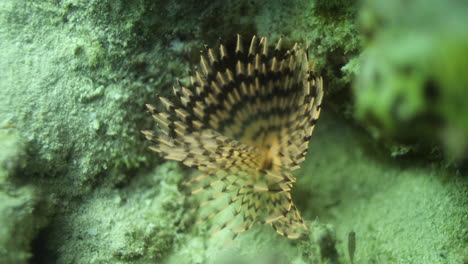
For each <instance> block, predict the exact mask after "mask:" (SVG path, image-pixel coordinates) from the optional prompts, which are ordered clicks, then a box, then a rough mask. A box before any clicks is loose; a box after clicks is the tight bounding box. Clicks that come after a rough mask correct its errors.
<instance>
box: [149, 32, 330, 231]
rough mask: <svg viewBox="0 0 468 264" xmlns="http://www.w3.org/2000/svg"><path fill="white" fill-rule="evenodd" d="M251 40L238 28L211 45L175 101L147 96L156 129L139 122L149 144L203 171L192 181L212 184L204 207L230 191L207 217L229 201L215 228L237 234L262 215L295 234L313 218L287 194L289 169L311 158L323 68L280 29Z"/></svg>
mask: <svg viewBox="0 0 468 264" xmlns="http://www.w3.org/2000/svg"><path fill="white" fill-rule="evenodd" d="M246 44H247V43H246ZM245 46H246V48H247V49H245V47H244V45H243V43H242V40H241V37H240V36H237V43H235V49H234V45H233V49H232V50H228V49H226V47H225V46H223V45H220V46H219V48H218V49H216V50H215V49H207V50H206V52H205V53H204V54H203V55H202V56H201V60H200V71H198V70H195V71H194V74H193V76H191V78H190V80H191V83H190V84H189V85H188V86H182V85H181V84H180V83H179V84H178V85H177V86H176V87H174V94H175V97H176V98H175V99H174V100H173V101H170V100H168V99H166V98H164V97H160V100H161V102H162V104H163V105H164V108H165V110H163V111H158V110H157V109H156V107H154V106H152V105H147V107H148V110H149V113H150V114H151V115H152V116H153V118H154V119H156V121H157V122H158V124H159V127H160V131H159V132H158V133H156V132H152V131H148V130H145V131H142V132H143V134H144V135H145V136H146V138H147V139H149V140H151V141H152V142H154V145H153V146H151V147H150V148H151V149H152V150H153V151H155V152H157V153H159V154H160V155H162V156H163V157H164V158H165V159H168V160H176V161H180V162H182V163H183V164H185V165H187V166H189V167H193V168H197V169H198V170H200V171H201V172H202V174H201V175H199V176H197V177H195V178H193V179H191V180H189V181H188V182H187V183H188V185H189V186H190V187H191V192H190V193H191V194H192V195H193V194H198V193H201V192H202V191H204V190H206V189H215V190H216V191H213V192H212V193H211V194H210V195H208V196H206V197H205V198H204V202H202V203H201V204H200V205H199V206H198V208H201V207H204V208H205V206H204V205H205V204H206V203H209V202H211V201H213V200H219V199H221V197H224V200H223V202H222V203H224V205H223V206H221V207H219V208H218V207H216V208H218V209H213V210H212V211H211V212H210V213H208V214H206V215H204V216H200V218H201V221H202V222H203V221H208V220H209V219H211V218H213V217H215V216H217V215H218V214H219V213H221V212H223V211H226V210H224V209H226V208H231V210H228V211H230V213H231V215H230V217H227V218H226V219H227V220H225V221H222V223H221V224H220V225H219V226H218V227H217V230H221V229H229V230H231V231H233V232H234V237H235V236H236V235H237V234H238V233H239V232H243V231H246V230H248V229H250V228H251V227H252V226H253V225H254V224H255V223H261V224H267V225H271V226H272V227H273V228H274V229H275V230H276V232H278V233H279V234H280V235H282V236H285V237H288V238H290V239H296V238H299V237H300V236H301V235H302V234H303V233H304V232H305V231H306V230H307V227H306V225H305V224H304V222H303V220H302V218H301V215H300V213H299V211H298V210H297V208H296V206H295V205H294V203H293V201H292V198H291V194H290V190H291V188H292V187H293V184H294V182H295V178H294V177H293V176H292V175H291V173H290V171H293V170H296V169H298V168H299V164H300V163H301V162H302V161H304V159H305V156H306V152H307V149H308V145H309V140H310V137H311V135H312V132H313V130H314V126H315V123H316V121H317V118H318V117H319V114H320V106H321V101H322V96H323V88H322V87H323V82H322V78H321V77H318V76H316V75H315V74H314V73H313V72H312V71H311V70H310V68H309V63H308V59H307V52H306V50H305V49H303V48H301V47H300V46H299V45H298V44H297V43H296V44H295V45H294V46H293V47H292V48H291V49H283V48H282V47H281V39H280V40H279V41H278V43H277V44H276V46H275V48H274V49H271V48H270V49H269V48H268V43H267V38H265V37H263V38H260V39H258V38H257V37H255V36H254V37H253V38H252V40H251V41H250V45H249V46H248V47H247V45H245ZM204 193H206V192H204ZM218 204H219V203H218Z"/></svg>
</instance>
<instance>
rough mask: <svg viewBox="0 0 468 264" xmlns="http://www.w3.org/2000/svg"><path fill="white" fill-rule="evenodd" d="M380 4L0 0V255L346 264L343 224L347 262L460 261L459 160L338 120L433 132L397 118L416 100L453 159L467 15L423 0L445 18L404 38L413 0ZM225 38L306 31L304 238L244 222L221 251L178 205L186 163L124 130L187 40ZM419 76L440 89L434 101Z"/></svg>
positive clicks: (381, 129)
mask: <svg viewBox="0 0 468 264" xmlns="http://www.w3.org/2000/svg"><path fill="white" fill-rule="evenodd" d="M383 2H384V1H376V2H375V3H376V4H375V5H373V4H371V2H370V1H368V2H364V3H363V4H362V5H359V4H357V3H356V2H351V1H327V2H325V1H293V2H282V1H277V2H274V3H272V2H271V1H266V0H263V1H238V2H236V1H229V4H226V5H222V4H220V2H212V1H202V2H200V4H199V5H197V6H193V4H191V3H190V2H189V1H158V2H157V3H156V2H154V1H149V0H148V1H93V0H89V1H72V0H67V1H60V2H57V1H41V2H32V1H22V0H21V1H13V0H5V1H1V3H0V50H1V51H0V76H1V78H0V87H1V88H2V89H0V98H1V99H0V120H1V121H0V129H2V130H5V131H8V132H13V134H15V136H7V137H6V138H5V139H0V146H5V147H4V148H3V147H0V149H1V151H0V160H2V161H3V162H2V164H4V165H2V166H3V167H1V169H0V210H1V211H2V212H7V213H6V214H1V216H0V224H1V225H2V228H1V229H0V257H1V258H0V263H28V261H29V262H30V263H31V262H32V263H53V262H54V263H161V262H162V263H229V262H231V263H272V262H273V261H275V262H277V263H350V261H349V258H348V252H347V250H348V249H347V237H348V233H349V232H351V231H354V232H355V233H356V252H355V259H354V260H355V262H354V263H462V262H463V261H465V260H464V259H466V256H467V254H468V253H467V251H468V249H467V248H466V246H465V244H466V228H465V227H464V226H466V221H467V219H466V206H467V200H466V197H467V195H466V194H467V193H468V191H467V182H466V178H463V177H462V176H460V174H462V173H463V171H457V170H456V169H454V170H451V171H449V170H444V169H442V168H440V167H439V165H438V163H440V160H436V161H435V162H434V163H429V162H424V163H423V162H421V161H416V160H414V159H411V158H410V157H408V156H405V155H404V154H405V153H408V152H412V151H413V149H414V148H415V147H414V146H415V142H414V140H413V139H412V137H410V140H409V141H408V142H405V143H407V145H396V144H394V143H392V146H393V148H392V149H393V155H394V156H398V157H399V158H398V159H390V157H389V154H388V152H385V151H382V149H381V146H377V144H376V141H374V140H373V139H370V138H369V135H368V134H367V133H365V132H363V131H360V130H359V128H356V127H355V126H354V125H353V124H349V123H348V122H349V121H345V120H344V119H342V118H341V117H340V116H342V115H344V116H346V117H347V118H350V117H352V116H353V114H354V108H355V109H356V110H357V116H358V117H359V118H361V120H363V121H362V122H361V123H360V124H361V125H363V126H365V127H366V128H367V129H368V130H373V131H375V133H376V134H377V135H384V134H395V133H396V134H398V135H406V133H409V132H408V131H410V132H411V130H412V129H413V128H414V129H415V130H414V131H418V132H420V131H421V130H424V129H425V128H428V129H429V131H432V130H431V129H434V124H432V123H427V122H415V123H413V122H409V121H411V120H414V118H415V117H417V116H419V115H420V114H421V113H425V112H427V111H428V110H427V109H428V108H430V109H431V111H430V112H431V113H436V114H437V116H438V117H439V118H441V119H442V120H444V121H445V124H448V125H446V126H443V129H440V130H439V129H435V130H434V133H437V134H439V136H440V134H442V136H440V140H441V141H442V142H443V143H442V144H445V145H446V148H447V152H449V153H453V155H454V156H458V157H460V156H463V155H464V153H465V146H466V144H465V143H464V142H465V141H466V139H465V137H464V135H466V133H465V132H466V131H467V130H466V126H465V124H466V116H467V115H465V114H462V113H464V111H465V110H466V109H465V108H464V105H463V104H460V103H456V104H454V103H453V102H459V100H460V99H462V98H465V97H466V96H465V89H463V87H466V85H465V83H466V79H463V77H466V75H464V74H460V72H461V73H463V72H465V69H466V64H465V63H466V61H463V60H457V59H456V58H462V57H466V55H464V54H465V53H464V52H465V51H466V50H465V49H463V44H464V43H465V42H464V40H466V39H465V36H466V34H465V33H464V31H457V30H459V29H460V27H461V26H460V25H462V27H463V24H464V23H461V22H460V21H457V19H460V17H462V16H459V15H458V12H463V10H465V9H463V8H458V12H455V11H454V10H456V9H457V8H455V7H453V6H451V5H450V4H444V3H441V4H440V5H437V6H433V7H431V5H426V7H425V8H427V9H424V10H431V8H433V9H438V10H450V12H449V13H453V14H454V16H453V17H454V19H441V20H440V21H442V22H439V24H438V25H439V26H440V27H438V28H436V30H434V31H432V30H426V31H422V32H423V33H424V34H419V33H420V28H421V27H424V26H426V27H427V26H430V25H431V24H429V25H427V23H426V22H427V21H428V20H427V17H425V16H423V15H418V14H422V13H424V12H421V13H418V12H419V9H418V8H415V7H417V6H418V4H420V2H417V1H416V2H415V4H414V5H413V6H414V7H412V8H414V9H410V10H413V11H412V12H411V14H413V15H412V16H405V15H401V16H400V14H406V13H407V12H406V11H405V12H403V11H404V10H403V11H402V10H401V8H402V5H400V4H401V3H400V2H398V3H395V4H389V5H390V6H382V5H383ZM436 7H437V8H436ZM436 11H437V10H436ZM452 11H454V12H452ZM444 12H445V11H439V12H435V14H436V15H437V16H436V17H439V18H440V17H441V16H440V14H443V13H444ZM447 12H448V11H447ZM358 17H360V19H361V20H362V21H361V22H360V23H361V26H362V34H361V33H360V32H359V26H358V21H357V18H358ZM236 18H239V19H238V20H237V19H236ZM366 19H368V20H366ZM374 19H375V20H374ZM369 21H370V22H369ZM382 21H383V22H384V23H383V24H380V23H381V22H382ZM388 21H396V22H393V23H394V24H392V23H389V22H388ZM443 21H445V22H443ZM366 23H367V24H366ZM418 23H419V24H418ZM445 23H447V24H445ZM369 25H370V26H369ZM389 25H390V26H389ZM397 29H398V30H397ZM448 29H450V30H448ZM236 33H240V34H244V35H246V36H247V35H250V34H254V33H255V34H257V35H262V36H263V35H265V36H268V37H270V38H271V40H272V41H275V40H276V39H278V38H279V37H280V36H284V37H285V41H286V42H291V43H292V42H293V41H302V42H303V43H305V41H306V40H308V41H309V45H310V47H309V51H310V56H311V58H313V60H314V61H316V65H315V67H316V69H317V70H319V71H320V72H321V73H322V74H323V75H324V76H325V77H326V79H325V84H326V89H327V97H326V98H325V101H326V103H325V104H326V105H325V107H324V109H323V117H322V118H321V120H320V121H319V123H318V126H317V131H316V133H315V135H314V137H313V139H312V143H311V149H310V151H309V156H308V158H307V161H306V162H305V163H304V168H303V169H302V170H301V171H299V172H298V173H296V176H297V178H298V182H297V184H296V186H295V190H294V193H293V197H294V199H295V201H296V203H297V204H298V206H299V208H300V210H301V212H302V213H303V216H304V218H305V219H306V221H307V224H308V225H309V227H310V228H311V233H310V235H309V237H307V238H305V239H303V240H299V241H289V240H287V239H285V238H283V237H281V236H279V235H277V234H276V233H275V232H274V230H272V229H271V228H270V227H268V226H263V227H262V226H259V227H255V228H254V229H253V230H251V231H249V232H247V233H245V234H242V235H241V236H239V238H237V239H236V240H235V241H234V242H233V244H232V245H231V247H229V248H222V247H221V248H220V245H221V244H222V243H223V242H224V240H223V239H224V238H223V237H220V236H213V237H210V236H209V235H208V234H207V233H206V232H207V227H206V226H203V225H202V226H197V225H194V224H193V219H192V215H191V214H190V210H189V209H187V208H186V206H188V205H185V204H184V203H183V202H182V201H181V200H178V198H180V197H181V191H180V190H179V187H178V186H179V183H180V181H181V179H182V178H183V177H185V176H186V175H188V174H190V173H193V172H191V171H188V170H182V169H181V168H180V167H179V166H178V165H176V164H174V163H163V164H160V162H159V161H158V160H157V158H156V155H154V153H151V152H150V151H148V150H147V149H146V147H147V145H146V144H147V143H146V142H144V140H143V138H142V137H141V136H140V135H139V130H140V129H144V128H149V127H151V126H152V122H151V120H150V119H149V118H146V116H145V115H144V107H143V105H144V103H148V102H154V100H155V93H167V94H169V92H170V87H171V85H172V84H173V82H174V80H175V79H176V78H180V79H183V78H185V77H186V76H187V69H188V68H189V67H188V66H189V64H190V63H195V62H196V60H197V59H198V51H199V50H200V48H201V47H202V45H201V44H202V43H215V42H217V39H218V38H219V37H221V38H222V39H223V40H228V39H231V38H232V36H233V35H234V34H236ZM413 33H415V34H413ZM416 33H418V34H416ZM439 33H443V34H439ZM458 33H459V34H458ZM409 34H411V36H409ZM363 38H364V39H365V41H364V42H363V41H362V39H363ZM397 40H401V42H400V41H397ZM461 40H463V41H461ZM285 44H288V43H285ZM289 44H290V43H289ZM414 46H418V47H419V48H414ZM361 51H363V53H361ZM428 54H429V55H428ZM400 62H401V63H400ZM361 63H362V66H363V67H362V68H361ZM402 64H409V65H411V67H410V71H409V74H408V73H407V72H406V73H405V71H403V73H402V72H401V71H399V70H398V69H399V65H402ZM428 64H430V65H428ZM374 72H379V73H381V79H382V80H383V82H382V85H375V83H374V82H373V81H374V79H372V78H371V77H368V76H371V75H372V73H374ZM355 76H357V77H358V80H357V82H356V83H355V85H354V86H355V87H354V90H353V92H354V93H355V98H354V99H353V98H352V97H351V96H350V91H351V90H350V86H351V82H352V81H353V79H354V77H355ZM366 78H367V79H366ZM432 80H435V82H436V83H437V85H436V86H432V85H429V86H427V85H426V84H431V82H430V81H432ZM428 81H429V82H428ZM402 85H404V86H402ZM431 86H432V87H437V88H438V87H439V86H440V87H444V89H436V93H435V94H436V95H437V96H436V98H438V99H437V100H436V101H435V102H434V101H431V100H433V99H431V94H432V92H433V90H432V88H431ZM405 87H406V88H405ZM407 87H411V89H407ZM427 87H429V88H427ZM446 87H449V88H447V89H446ZM3 88H5V89H3ZM421 92H423V93H424V94H425V93H426V92H427V93H428V94H429V98H427V96H426V95H424V96H422V95H421ZM394 93H399V95H400V96H394ZM389 94H390V96H388V95H389ZM400 98H403V99H404V100H403V103H402V105H400V107H399V108H397V109H399V110H398V111H397V115H395V111H394V110H395V108H394V105H395V102H399V100H400ZM353 100H355V102H356V104H354V101H353ZM432 106H434V107H432ZM337 109H338V110H340V112H339V114H331V113H330V112H332V111H333V110H337ZM343 109H344V111H341V110H343ZM369 116H372V118H368V117H369ZM402 120H403V121H404V122H402ZM408 120H409V121H408ZM376 124H377V125H376ZM381 124H384V125H381ZM421 124H422V126H421ZM428 124H429V126H428ZM415 134H416V135H419V134H417V133H415ZM423 134H424V133H423ZM432 136H433V135H432V134H429V136H428V138H429V139H430V138H432ZM377 138H380V137H377ZM427 142H428V141H427V140H426V141H423V142H422V143H419V144H422V145H427V144H428V143H427ZM4 149H7V150H8V152H4V151H3V150H4ZM402 155H403V156H402ZM5 162H6V163H5ZM5 164H6V165H5ZM18 226H19V227H21V228H20V229H18V230H20V231H19V232H18V231H16V230H17V229H16V227H18ZM14 232H16V233H14ZM13 234H15V235H14V236H13ZM2 254H3V255H2ZM2 256H3V257H2Z"/></svg>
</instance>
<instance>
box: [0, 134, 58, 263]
mask: <svg viewBox="0 0 468 264" xmlns="http://www.w3.org/2000/svg"><path fill="white" fill-rule="evenodd" d="M25 152H26V151H25V149H24V144H23V142H22V141H21V140H20V139H19V138H18V137H17V136H16V135H14V134H9V133H5V131H0V212H1V214H0V263H18V264H20V263H29V262H28V261H29V259H30V258H31V256H32V255H33V252H32V248H31V247H32V245H31V242H32V241H33V240H34V238H35V237H36V235H37V233H38V232H39V231H40V229H41V228H43V227H44V226H45V225H46V224H47V222H48V213H49V209H50V208H48V207H47V204H46V203H45V202H44V201H43V196H42V195H41V193H40V191H39V190H38V188H36V187H35V186H33V185H31V184H25V183H22V182H21V180H18V179H14V178H13V177H14V176H15V172H16V171H19V170H21V169H22V168H23V167H24V166H25V160H24V159H25V158H26V153H25Z"/></svg>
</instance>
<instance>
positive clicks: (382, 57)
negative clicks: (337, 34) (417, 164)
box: [354, 1, 468, 159]
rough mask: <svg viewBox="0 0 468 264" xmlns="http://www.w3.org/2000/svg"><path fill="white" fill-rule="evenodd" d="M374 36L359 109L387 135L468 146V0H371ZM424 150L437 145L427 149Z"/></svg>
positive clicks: (367, 24)
mask: <svg viewBox="0 0 468 264" xmlns="http://www.w3.org/2000/svg"><path fill="white" fill-rule="evenodd" d="M365 3H366V4H365V5H364V6H363V8H362V11H361V21H362V22H361V24H362V27H363V31H364V33H365V36H367V43H366V48H365V50H364V52H363V60H362V69H361V74H360V75H359V77H358V79H357V82H356V84H355V87H354V94H355V99H356V114H357V117H358V118H360V119H361V120H365V122H367V123H366V124H368V126H373V127H374V129H373V130H374V131H375V132H376V133H377V134H379V135H383V136H385V137H396V138H400V139H401V140H403V142H418V141H419V142H423V145H425V146H431V145H437V144H443V145H444V146H445V149H446V152H447V154H448V155H449V156H452V157H456V158H459V159H460V158H463V157H464V156H466V154H467V150H468V138H467V135H468V118H467V117H468V107H467V104H466V103H465V98H466V97H467V96H468V90H467V89H466V87H467V86H468V78H467V75H466V74H465V73H466V72H467V71H468V63H467V60H466V58H468V49H467V48H466V47H468V31H467V30H466V27H465V25H466V24H467V23H468V18H467V16H466V12H467V11H468V5H467V4H466V2H463V1H444V2H440V1H429V2H428V1H391V2H389V1H367V2H365ZM422 149H423V151H428V150H430V147H429V148H428V147H425V148H424V147H423V148H422Z"/></svg>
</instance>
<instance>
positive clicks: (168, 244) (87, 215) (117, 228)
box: [40, 163, 188, 263]
mask: <svg viewBox="0 0 468 264" xmlns="http://www.w3.org/2000/svg"><path fill="white" fill-rule="evenodd" d="M182 177H183V173H182V171H181V170H180V168H179V167H178V165H177V164H176V163H164V164H163V165H161V166H159V167H158V168H157V169H156V170H155V171H149V172H147V173H142V174H140V175H138V176H134V177H132V178H133V179H132V180H131V181H129V182H128V183H127V184H126V185H125V186H122V187H121V188H117V189H116V188H114V187H111V186H107V187H103V188H99V189H98V190H96V191H95V192H93V194H91V195H89V196H86V197H83V198H82V199H80V201H69V202H67V203H66V204H64V207H63V208H59V209H58V210H57V213H58V215H57V216H56V217H55V218H54V219H53V220H52V222H51V223H50V225H49V226H50V227H49V229H48V231H47V232H44V233H41V237H40V239H41V240H42V241H48V242H47V244H45V245H43V246H42V247H41V251H42V252H46V253H45V254H43V255H42V256H41V258H40V260H41V261H42V262H43V263H71V262H73V261H74V260H79V262H80V263H159V262H160V261H161V260H162V259H163V258H164V257H165V256H167V255H168V254H169V252H171V251H172V250H173V249H174V245H175V243H176V242H177V241H178V240H180V239H181V238H183V234H181V233H182V232H183V231H185V230H186V227H185V225H186V224H185V221H186V218H187V216H188V215H184V213H183V212H184V210H183V199H181V193H180V192H179V190H178V187H177V185H178V183H179V182H180V180H181V178H182ZM64 234H67V236H66V237H64ZM57 252H59V253H57Z"/></svg>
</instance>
